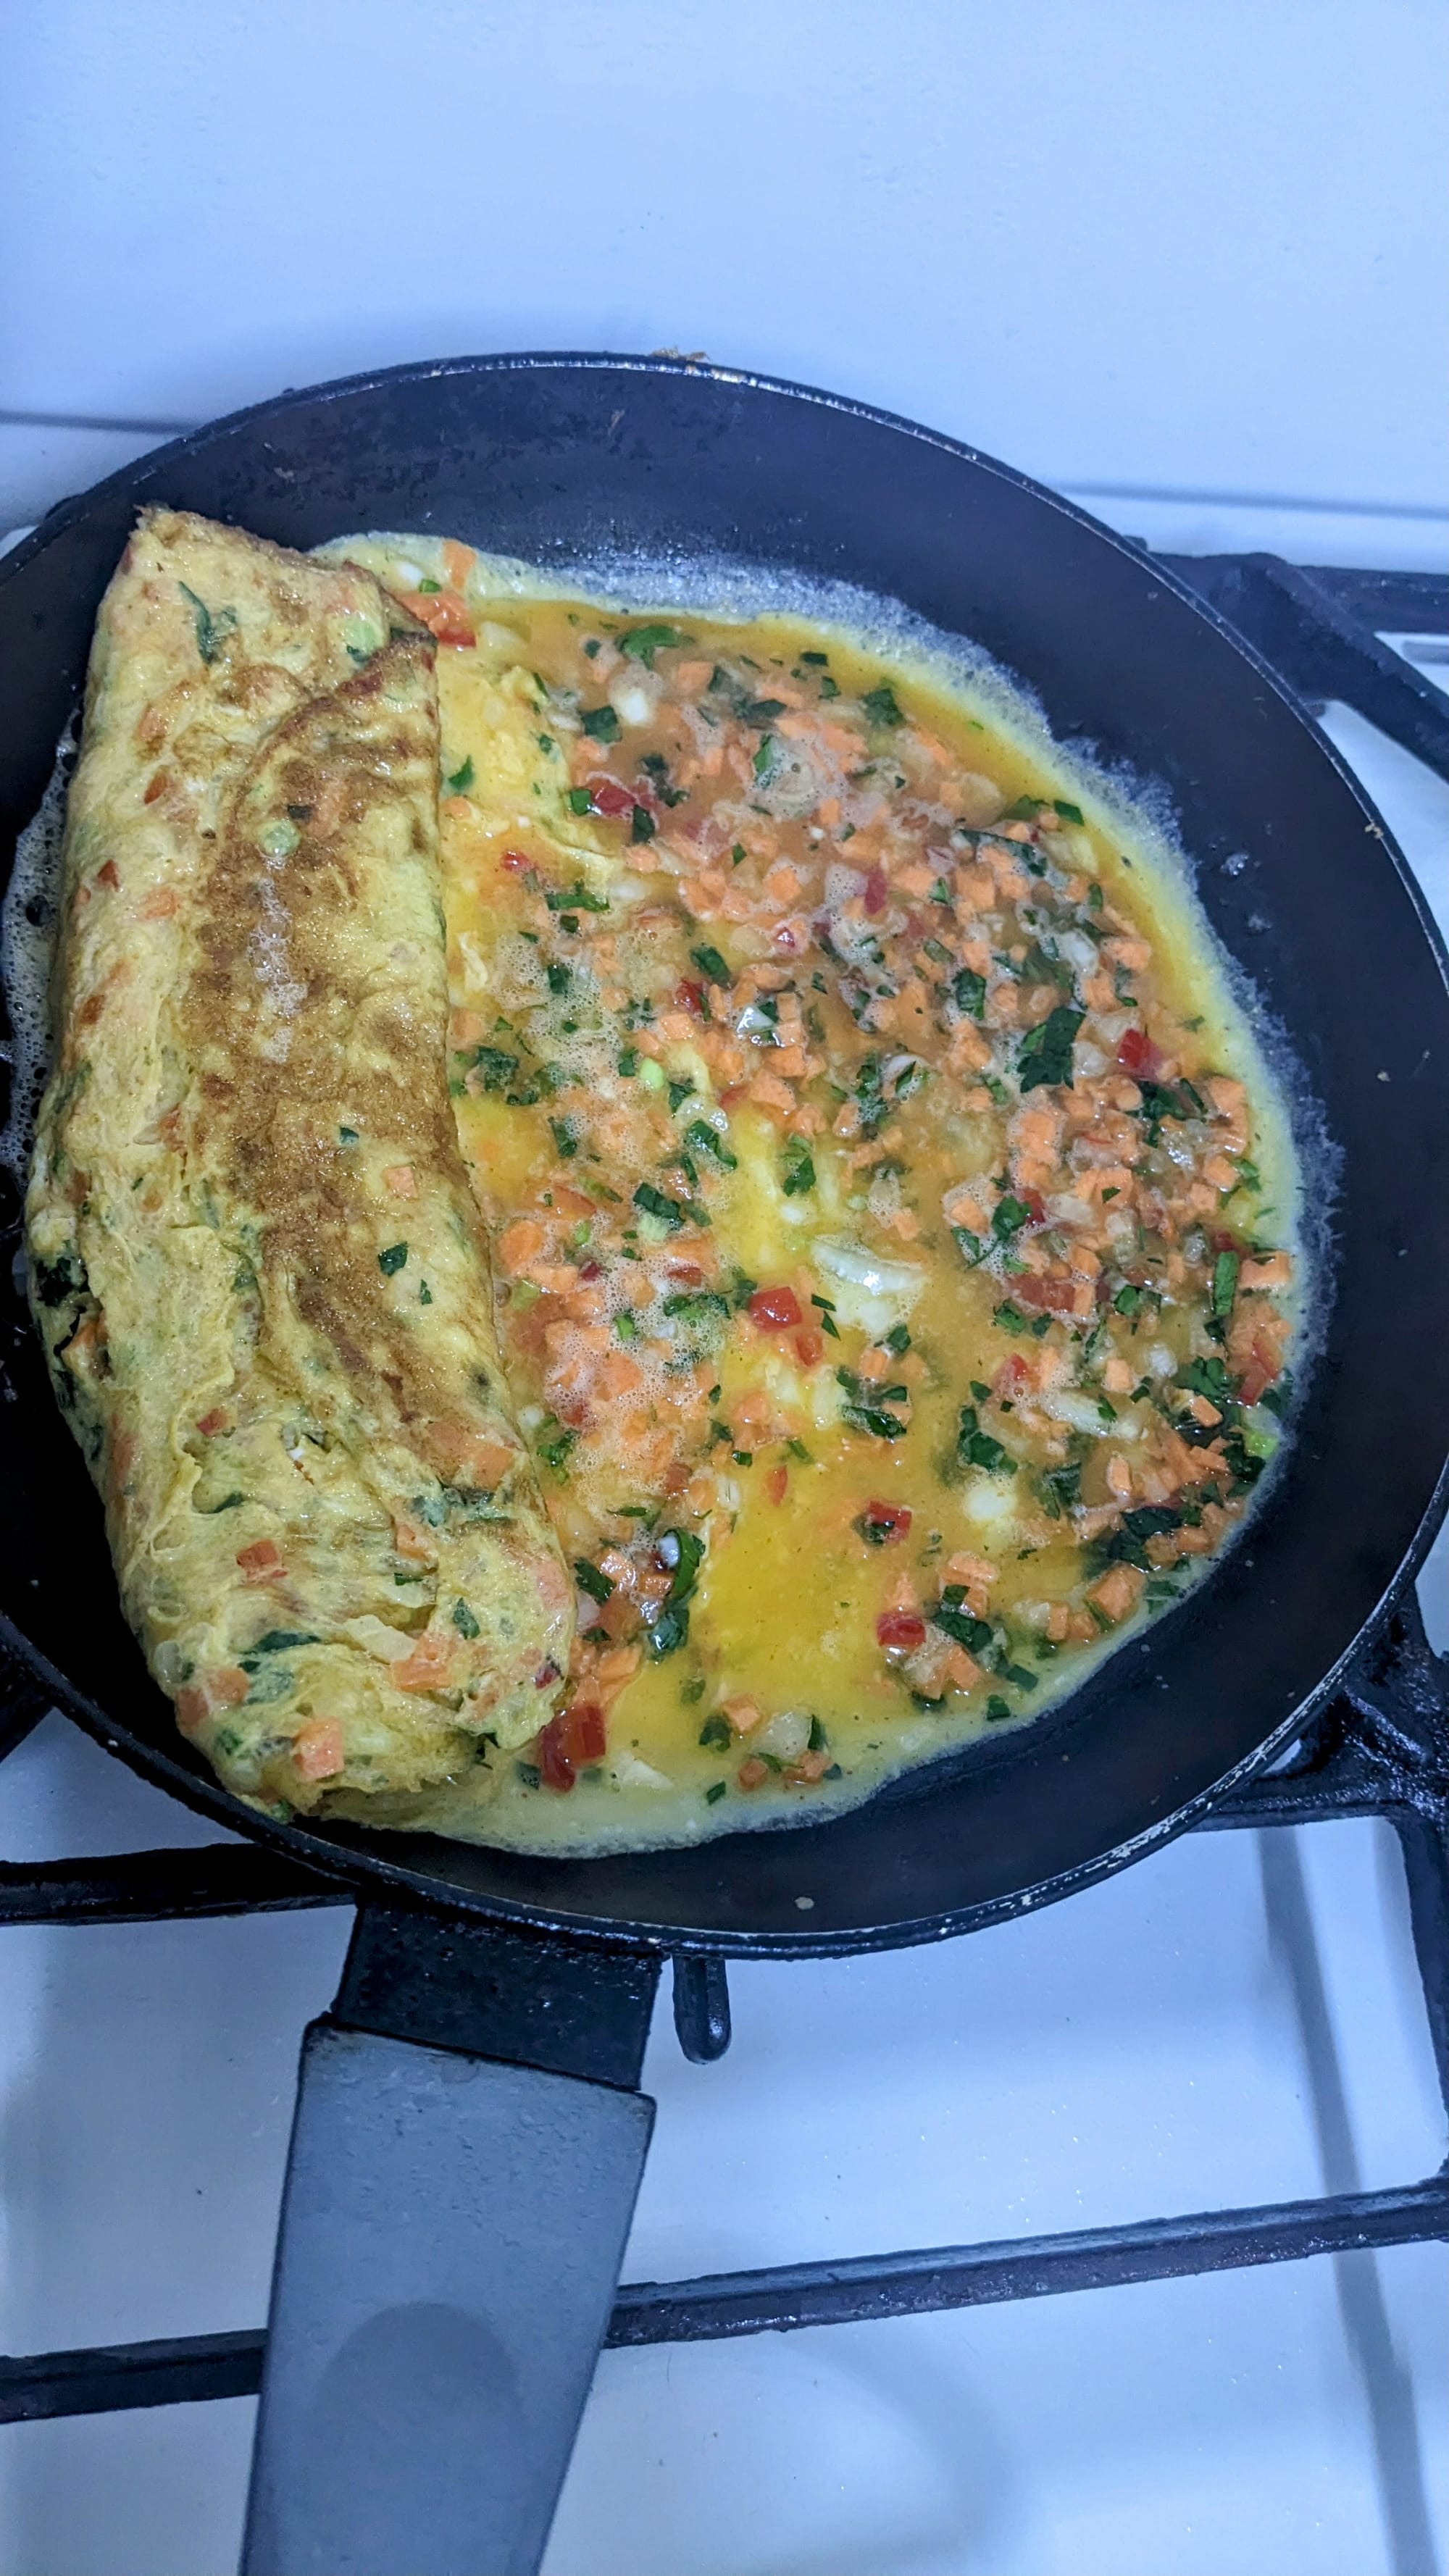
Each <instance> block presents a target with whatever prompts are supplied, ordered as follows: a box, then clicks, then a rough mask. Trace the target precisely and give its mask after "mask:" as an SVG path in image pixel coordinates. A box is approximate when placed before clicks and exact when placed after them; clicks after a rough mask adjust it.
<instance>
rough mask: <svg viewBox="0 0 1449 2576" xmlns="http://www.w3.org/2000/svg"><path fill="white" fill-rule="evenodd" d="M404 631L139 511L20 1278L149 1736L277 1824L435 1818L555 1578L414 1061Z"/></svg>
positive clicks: (428, 777)
mask: <svg viewBox="0 0 1449 2576" xmlns="http://www.w3.org/2000/svg"><path fill="white" fill-rule="evenodd" d="M434 651H435V646H434V643H433V640H432V638H431V636H430V635H428V634H427V633H426V632H425V631H424V630H423V629H422V628H421V627H420V626H419V625H417V623H416V622H415V621H414V620H413V619H412V618H411V617H410V616H409V614H408V612H407V611H406V610H405V609H403V608H402V607H400V606H399V605H398V604H397V603H396V602H395V601H394V600H392V599H391V598H390V597H389V596H388V594H387V593H386V592H385V591H384V590H383V589H382V587H381V585H380V584H379V583H378V582H377V581H376V580H375V579H374V578H373V577H372V576H371V575H370V574H369V573H366V572H364V571H361V570H359V569H357V568H355V567H354V566H352V565H349V564H341V565H335V564H321V563H317V562H314V561H312V560H310V559H309V558H307V557H305V556H301V555H295V554H291V553H288V552H287V551H286V550H285V549H283V548H281V547H278V546H273V545H268V544H265V543H263V542H262V541H261V540H259V539H257V538H254V537H250V536H246V535H243V534H241V533H239V532H238V531H236V530H234V529H231V528H225V527H220V526H217V525H214V524H212V523H211V522H209V521H207V520H205V519H200V518H195V517H191V516H188V515H186V514H184V513H180V512H175V511H169V510H152V511H149V512H148V513H146V515H145V516H144V517H143V519H142V520H141V522H140V524H139V526H138V528H137V531H136V534H135V535H134V537H133V539H132V541H131V544H130V545H129V547H128V549H127V552H126V554H125V557H124V559H123V561H122V563H121V565H120V568H119V569H118V571H117V573H116V575H115V578H114V580H113V581H112V583H111V586H110V588H109V590H108V591H107V593H106V596H105V599H104V601H103V603H102V606H101V611H100V616H99V620H98V623H97V628H96V635H95V642H94V646H93V650H92V656H91V663H90V670H89V676H88V681H87V690H86V708H85V719H84V730H83V736H82V743H81V751H80V758H79V764H78V767H77V769H76V773H75V778H74V781H73V783H72V785H71V789H70V797H69V806H68V815H67V824H66V836H65V846H64V855H63V860H62V890H61V917H60V933H59V939H58V945H57V952H56V960H55V972H54V981H53V988H52V1016H53V1024H54V1040H55V1048H54V1059H53V1069H52V1072H51V1076H50V1080H49V1084H48V1087H47V1090H46V1093H45V1098H44V1101H43V1104H42V1108H41V1112H40V1120H39V1131H38V1137H37V1143H36V1149H35V1156H34V1162H33V1167H32V1174H31V1182H30V1190H29V1197H28V1205H27V1235H28V1247H29V1259H30V1293H31V1300H32V1305H33V1309H34V1313H35V1316H36V1320H37V1323H38V1325H39V1328H40V1331H41V1334H42V1336H43V1339H44V1342H45V1346H46V1352H47V1356H48V1360H49V1365H50V1369H51V1374H52V1377H53V1380H54V1384H55V1389H56V1393H57V1395H58V1397H59V1399H60V1403H61V1406H62V1408H63V1410H64V1412H65V1415H66V1418H67V1420H68V1421H69V1422H70V1424H71V1427H72V1429H73V1431H74V1432H75V1435H76V1437H77V1439H78V1440H79V1442H80V1445H81V1448H82V1450H83V1451H84V1454H85V1457H86V1461H87V1463H88V1465H89V1467H90V1470H91V1473H92V1475H93V1477H94V1478H95V1481H96V1483H97V1485H98V1486H99V1488H100V1491H101V1494H102V1496H103V1497H104V1501H105V1506H106V1517H107V1528H108V1532H109V1537H110V1543H111V1549H112V1553H113V1556H114V1559H115V1564H116V1571H117V1575H118V1578H119V1582H120V1589H121V1597H122V1601H123V1603H124V1606H125V1611H126V1615H127V1617H128V1619H129V1620H130V1622H131V1624H132V1626H133V1627H134V1629H135V1631H136V1633H137V1636H138V1637H139V1639H140V1641H141V1644H142V1647H143V1649H144V1651H145V1654H146V1658H147V1661H148V1663H149V1665H150V1668H151V1670H152V1672H153V1674H154V1675H155V1677H156V1679H157V1681H158V1682H159V1683H160V1685H161V1687H162V1689H163V1690H164V1691H166V1692H167V1693H168V1694H169V1696H170V1697H171V1699H172V1700H173V1701H174V1703H175V1707H176V1714H177V1718H178V1721H179V1723H180V1726H181V1729H182V1731H183V1733H184V1734H185V1735H186V1736H188V1737H189V1738H190V1739H191V1741H192V1742H193V1743H194V1744H196V1745H197V1746H199V1747H200V1749H201V1750H202V1751H203V1752H204V1753H205V1754H206V1756H207V1758H208V1759H209V1760H210V1761H211V1763H212V1764H213V1765H214V1767H215V1769H216V1771H217V1772H218V1773H219V1774H220V1776H221V1778H222V1780H223V1781H224V1782H225V1783H226V1785H227V1786H228V1787H229V1788H231V1789H233V1790H235V1791H236V1792H237V1793H238V1794H239V1795H240V1796H241V1797H243V1798H245V1799H247V1800H249V1801H251V1802H253V1803H257V1804H262V1805H265V1806H267V1807H269V1808H272V1809H285V1810H288V1811H293V1810H301V1811H304V1812H307V1813H312V1814H316V1813H318V1812H322V1813H328V1814H333V1815H344V1816H347V1817H350V1818H353V1819H356V1820H362V1821H365V1822H369V1823H373V1822H375V1823H391V1824H407V1823H427V1824H430V1825H432V1826H434V1827H436V1828H438V1829H440V1830H443V1831H446V1829H447V1814H448V1807H449V1801H450V1798H460V1797H461V1796H462V1795H463V1793H464V1791H465V1789H466V1794H467V1797H468V1801H469V1804H470V1806H472V1807H475V1808H476V1805H477V1801H478V1797H479V1792H480V1790H481V1789H484V1788H485V1787H486V1772H487V1768H488V1766H489V1764H490V1763H491V1764H492V1765H493V1767H494V1768H495V1770H496V1768H497V1765H498V1760H499V1755H500V1752H501V1750H502V1749H503V1748H507V1747H509V1746H514V1745H518V1744H521V1743H524V1742H526V1741H527V1740H528V1739H529V1738H530V1737H531V1736H532V1735H533V1734H534V1733H535V1732H536V1731H537V1729H538V1728H539V1726H541V1725H542V1724H543V1723H544V1721H545V1720H546V1719H547V1718H548V1717H549V1716H550V1715H551V1714H552V1711H553V1708H554V1705H555V1702H556V1700H557V1697H558V1693H559V1689H560V1685H561V1676H562V1674H563V1672H564V1671H565V1670H566V1668H567V1664H568V1657H569V1647H570V1643H571V1638H572V1632H573V1617H574V1594H573V1585H572V1582H571V1580H570V1578H569V1575H568V1573H567V1571H566V1569H565V1566H564V1563H563V1560H562V1558H561V1556H560V1553H559V1548H558V1543H557V1540H556V1539H555V1537H554V1535H553V1532H552V1530H551V1528H550V1525H549V1521H548V1517H547V1514H546V1512H545V1509H544V1505H543V1501H542V1498H541V1495H540V1493H539V1489H538V1484H537V1480H536V1477H535V1473H534V1469H533V1465H532V1462H531V1460H530V1457H529V1454H528V1451H527V1449H526V1447H525V1445H524V1443H523V1440H522V1438H521V1437H520V1434H519V1431H518V1428H517V1425H516V1423H515V1421H514V1418H513V1414H512V1411H511V1409H510V1404H509V1399H508V1393H507V1388H506V1385H505V1382H504V1377H503V1371H502V1365H501V1362H500V1359H499V1352H498V1344H497V1340H496V1336H495V1332H494V1323H493V1306H492V1293H491V1282H490V1275H489V1267H488V1256H487V1247H486V1244H485V1242H484V1239H483V1235H482V1231H481V1226H480V1220H479V1216H478V1213H477V1210H476V1206H475V1203H474V1201H473V1198H472V1195H471V1192H470V1189H469V1185H468V1179H467V1175H466V1172H465V1169H464V1165H463V1162H462V1159H461V1156H460V1153H459V1148H458V1141H457V1135H456V1130H455V1126H454V1119H453V1111H452V1104H451V1102H450V1099H449V1096H448V1090H447V1079H446V1053H445V1049H446V1014H447V975H446V956H445V932H444V921H443V909H442V892H441V880H440V874H439V862H438V838H437V794H438V718H437V696H436V686H435V679H434V670H433V657H434Z"/></svg>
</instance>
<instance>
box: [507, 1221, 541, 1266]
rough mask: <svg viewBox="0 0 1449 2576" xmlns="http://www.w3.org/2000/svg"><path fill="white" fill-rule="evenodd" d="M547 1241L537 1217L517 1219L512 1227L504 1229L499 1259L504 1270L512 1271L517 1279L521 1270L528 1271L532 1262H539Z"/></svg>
mask: <svg viewBox="0 0 1449 2576" xmlns="http://www.w3.org/2000/svg"><path fill="white" fill-rule="evenodd" d="M545 1240H546V1237H545V1235H544V1231H543V1228H542V1226H541V1225H540V1224H539V1223H538V1221H537V1219H536V1218H535V1217H531V1216H520V1217H515V1218H514V1220H513V1223H512V1225H508V1226H505V1227H504V1229H503V1234H502V1238H501V1240H500V1242H499V1246H498V1258H499V1260H500V1261H501V1262H502V1264H503V1267H504V1269H505V1270H511V1271H512V1272H513V1273H514V1275H515V1277H516V1276H517V1274H518V1272H519V1271H520V1270H526V1269H527V1267H528V1265H529V1263H530V1261H536V1260H537V1258H538V1256H539V1254H540V1253H541V1252H542V1250H543V1247H544V1243H545Z"/></svg>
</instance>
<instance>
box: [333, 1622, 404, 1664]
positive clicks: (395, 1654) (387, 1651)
mask: <svg viewBox="0 0 1449 2576" xmlns="http://www.w3.org/2000/svg"><path fill="white" fill-rule="evenodd" d="M342 1633H343V1635H344V1637H350V1638H351V1639H352V1642H353V1644H354V1645H356V1646H362V1647H365V1649H366V1651H367V1653H368V1654H369V1655H376V1657H377V1659H378V1662H379V1663H383V1664H400V1663H401V1662H402V1661H403V1659H404V1657H405V1656H407V1655H410V1654H411V1653H412V1651H413V1648H414V1646H415V1645H416V1644H417V1642H418V1641H417V1639H416V1637H410V1636H408V1634H407V1633H406V1631H405V1630H404V1629H402V1628H390V1627H389V1626H388V1624H387V1621H386V1620H385V1619H374V1617H373V1616H372V1613H371V1611H370V1610H369V1611H364V1613H363V1615H362V1617H361V1618H360V1619H344V1620H343V1622H342Z"/></svg>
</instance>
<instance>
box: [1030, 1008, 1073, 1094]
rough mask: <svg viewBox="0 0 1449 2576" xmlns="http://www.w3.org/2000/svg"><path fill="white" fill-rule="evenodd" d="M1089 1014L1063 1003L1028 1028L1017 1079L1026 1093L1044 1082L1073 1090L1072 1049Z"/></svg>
mask: <svg viewBox="0 0 1449 2576" xmlns="http://www.w3.org/2000/svg"><path fill="white" fill-rule="evenodd" d="M1086 1016H1087V1015H1086V1012H1085V1011H1078V1010H1074V1009H1072V1008H1071V1006H1070V1005H1069V1004H1068V1003H1065V1002H1059V1003H1058V1004H1057V1006H1056V1009H1055V1010H1053V1011H1048V1013H1047V1016H1046V1018H1045V1019H1044V1020H1040V1021H1039V1022H1038V1023H1037V1026H1036V1027H1035V1028H1034V1029H1029V1030H1028V1031H1027V1034H1026V1036H1025V1037H1024V1038H1023V1039H1022V1042H1021V1045H1020V1047H1019V1049H1018V1051H1017V1058H1016V1075H1017V1080H1018V1082H1019V1083H1020V1084H1021V1088H1022V1091H1023V1092H1028V1091H1035V1090H1037V1089H1038V1087H1039V1086H1040V1085H1041V1084H1042V1083H1062V1084H1064V1085H1065V1086H1066V1088H1067V1089H1068V1090H1069V1091H1070V1090H1071V1088H1072V1048H1073V1045H1074V1044H1075V1041H1076V1035H1077V1031H1078V1029H1079V1028H1080V1027H1081V1025H1082V1022H1083V1020H1084V1019H1085V1018H1086Z"/></svg>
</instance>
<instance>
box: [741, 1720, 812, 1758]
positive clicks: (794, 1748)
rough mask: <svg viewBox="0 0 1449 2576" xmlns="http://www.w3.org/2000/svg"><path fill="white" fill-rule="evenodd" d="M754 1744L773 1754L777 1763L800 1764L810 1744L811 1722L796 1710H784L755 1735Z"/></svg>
mask: <svg viewBox="0 0 1449 2576" xmlns="http://www.w3.org/2000/svg"><path fill="white" fill-rule="evenodd" d="M754 1742H755V1744H757V1745H762V1746H763V1747H764V1750H765V1751H766V1752H767V1753H773V1754H774V1756H775V1759H776V1761H777V1762H798V1761H799V1759H800V1756H801V1754H802V1753H803V1752H805V1750H806V1749H807V1747H808V1745H809V1742H810V1720H809V1718H808V1717H802V1716H801V1714H800V1711H799V1710H798V1709H795V1708H782V1709H781V1711H780V1713H779V1715H778V1717H772V1718H771V1719H770V1720H769V1722H768V1724H767V1725H765V1726H762V1727H761V1728H760V1729H759V1730H758V1732H757V1734H756V1735H755V1738H754Z"/></svg>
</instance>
